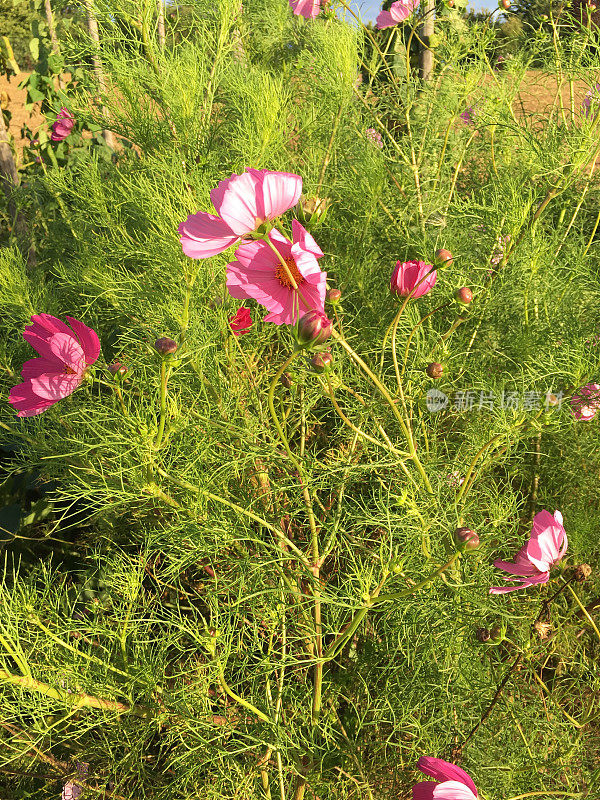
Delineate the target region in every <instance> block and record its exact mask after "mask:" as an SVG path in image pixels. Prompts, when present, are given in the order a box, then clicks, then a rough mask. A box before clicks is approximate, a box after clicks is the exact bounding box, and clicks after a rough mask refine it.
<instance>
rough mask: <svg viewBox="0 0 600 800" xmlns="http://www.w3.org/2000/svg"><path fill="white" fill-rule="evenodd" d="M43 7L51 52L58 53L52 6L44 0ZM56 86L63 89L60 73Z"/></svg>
mask: <svg viewBox="0 0 600 800" xmlns="http://www.w3.org/2000/svg"><path fill="white" fill-rule="evenodd" d="M44 9H45V11H46V22H47V23H48V32H49V34H50V41H51V42H52V52H53V53H58V52H59V50H60V48H59V45H58V37H57V36H56V28H55V26H54V14H53V13H52V6H51V4H50V0H44ZM58 88H59V89H64V88H65V84H64V81H63V79H62V75H59V76H58Z"/></svg>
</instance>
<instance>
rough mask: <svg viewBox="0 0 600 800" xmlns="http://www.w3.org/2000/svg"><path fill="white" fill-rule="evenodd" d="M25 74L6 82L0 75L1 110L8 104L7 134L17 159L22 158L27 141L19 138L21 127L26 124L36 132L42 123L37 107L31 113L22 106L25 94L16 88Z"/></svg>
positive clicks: (42, 119) (3, 76) (23, 90)
mask: <svg viewBox="0 0 600 800" xmlns="http://www.w3.org/2000/svg"><path fill="white" fill-rule="evenodd" d="M27 74H28V73H25V72H22V73H21V74H20V75H17V76H14V75H13V76H12V77H11V78H10V80H7V78H6V76H5V75H0V100H1V101H2V107H3V108H6V103H7V102H8V110H9V111H10V113H11V114H12V117H11V120H10V126H9V132H10V134H11V136H12V137H13V141H14V143H15V148H16V151H17V155H18V157H19V158H22V153H23V148H24V147H25V146H26V145H27V139H23V137H22V136H21V126H22V125H24V124H25V123H27V124H28V125H29V127H30V128H31V130H33V131H37V129H38V128H39V127H40V125H41V124H42V123H43V122H44V117H43V115H42V114H40V111H39V108H38V107H37V106H36V107H35V108H34V109H33V110H32V111H31V112H29V111H27V110H26V109H25V106H24V104H25V99H26V94H27V93H26V91H25V89H18V88H17V87H18V85H19V83H20V82H21V81H22V80H23V78H26V77H27ZM7 98H8V99H7Z"/></svg>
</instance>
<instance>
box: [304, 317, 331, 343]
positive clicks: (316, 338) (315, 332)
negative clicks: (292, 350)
mask: <svg viewBox="0 0 600 800" xmlns="http://www.w3.org/2000/svg"><path fill="white" fill-rule="evenodd" d="M331 330H332V325H331V320H330V319H329V318H328V317H327V315H326V314H323V312H322V311H316V310H314V309H313V310H312V311H308V312H307V313H306V314H304V316H302V317H300V321H299V322H298V344H300V345H307V344H310V345H311V346H313V347H318V346H319V345H321V344H323V343H324V342H326V341H327V339H329V337H330V336H331Z"/></svg>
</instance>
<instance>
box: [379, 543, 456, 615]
mask: <svg viewBox="0 0 600 800" xmlns="http://www.w3.org/2000/svg"><path fill="white" fill-rule="evenodd" d="M458 558H460V553H458V552H457V553H454V554H453V556H452V557H451V558H449V559H448V561H446V563H445V564H442V566H441V567H438V569H436V570H435V572H432V573H431V575H429V576H428V577H427V578H424V579H423V580H422V581H419V583H415V585H414V586H410V587H409V588H408V589H402V591H401V592H393V593H392V594H381V595H379V597H378V598H377V602H378V603H385V602H387V601H388V600H400V599H401V598H402V597H408V596H409V595H411V594H413V593H414V592H416V591H418V590H419V589H422V588H423V586H427V584H428V583H431V581H432V580H433V579H434V578H437V577H438V575H441V574H442V572H445V571H446V570H447V569H448V568H449V567H451V566H452V564H454V562H455V561H456V560H457V559H458Z"/></svg>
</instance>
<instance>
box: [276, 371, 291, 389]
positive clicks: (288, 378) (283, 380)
mask: <svg viewBox="0 0 600 800" xmlns="http://www.w3.org/2000/svg"><path fill="white" fill-rule="evenodd" d="M279 380H280V381H281V383H282V384H283V385H284V386H285V388H286V389H291V388H292V376H291V375H290V373H289V372H284V373H283V375H282V376H281V378H280V379H279Z"/></svg>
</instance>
